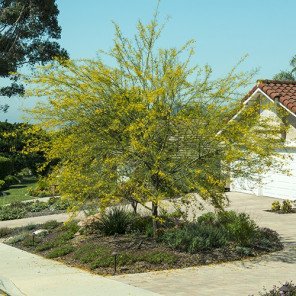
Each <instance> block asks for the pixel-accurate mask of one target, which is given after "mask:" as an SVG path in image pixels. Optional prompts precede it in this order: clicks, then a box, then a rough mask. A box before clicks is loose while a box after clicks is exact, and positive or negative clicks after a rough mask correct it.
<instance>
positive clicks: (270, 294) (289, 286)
mask: <svg viewBox="0 0 296 296" xmlns="http://www.w3.org/2000/svg"><path fill="white" fill-rule="evenodd" d="M259 295H260V296H282V295H283V296H284V295H286V296H296V286H295V285H294V284H293V283H292V282H286V283H285V284H284V285H282V286H281V287H278V286H274V287H273V289H272V290H270V291H266V290H265V291H264V292H263V293H262V292H261V293H259Z"/></svg>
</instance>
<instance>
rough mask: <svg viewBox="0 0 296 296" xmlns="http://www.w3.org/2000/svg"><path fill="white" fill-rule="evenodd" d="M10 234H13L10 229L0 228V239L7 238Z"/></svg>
mask: <svg viewBox="0 0 296 296" xmlns="http://www.w3.org/2000/svg"><path fill="white" fill-rule="evenodd" d="M12 232H13V230H12V229H11V228H8V227H2V228H0V238H2V237H6V236H8V235H10V234H11V233H12Z"/></svg>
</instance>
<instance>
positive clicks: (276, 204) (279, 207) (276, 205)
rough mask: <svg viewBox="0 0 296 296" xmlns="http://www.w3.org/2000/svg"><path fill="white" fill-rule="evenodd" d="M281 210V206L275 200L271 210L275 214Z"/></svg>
mask: <svg viewBox="0 0 296 296" xmlns="http://www.w3.org/2000/svg"><path fill="white" fill-rule="evenodd" d="M280 209H281V204H280V202H279V201H278V200H275V201H274V202H273V203H272V204H271V210H272V211H273V212H277V211H279V210H280Z"/></svg>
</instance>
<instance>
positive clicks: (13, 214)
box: [0, 206, 27, 221]
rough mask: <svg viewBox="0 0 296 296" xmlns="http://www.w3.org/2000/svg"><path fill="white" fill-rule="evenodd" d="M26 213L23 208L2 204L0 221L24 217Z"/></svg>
mask: <svg viewBox="0 0 296 296" xmlns="http://www.w3.org/2000/svg"><path fill="white" fill-rule="evenodd" d="M26 214H27V210H26V209H25V208H20V207H13V206H2V207H0V221H4V220H13V219H21V218H24V217H25V216H26Z"/></svg>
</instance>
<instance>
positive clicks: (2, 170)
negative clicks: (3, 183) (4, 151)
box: [0, 156, 12, 180]
mask: <svg viewBox="0 0 296 296" xmlns="http://www.w3.org/2000/svg"><path fill="white" fill-rule="evenodd" d="M11 173H12V161H11V159H9V158H7V157H3V156H0V179H1V180H3V179H4V178H5V177H6V176H7V175H9V174H11Z"/></svg>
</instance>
